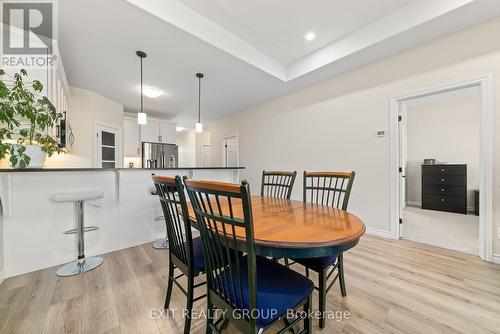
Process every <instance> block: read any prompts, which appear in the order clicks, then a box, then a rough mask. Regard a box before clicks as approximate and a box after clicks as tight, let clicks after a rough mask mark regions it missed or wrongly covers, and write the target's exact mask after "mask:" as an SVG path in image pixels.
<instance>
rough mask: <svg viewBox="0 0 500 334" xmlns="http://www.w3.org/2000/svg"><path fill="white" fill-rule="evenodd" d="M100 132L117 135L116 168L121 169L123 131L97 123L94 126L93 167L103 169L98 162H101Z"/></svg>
mask: <svg viewBox="0 0 500 334" xmlns="http://www.w3.org/2000/svg"><path fill="white" fill-rule="evenodd" d="M99 130H110V132H114V133H115V136H116V138H115V167H116V168H121V167H123V151H122V150H123V148H122V146H123V138H122V129H121V128H117V127H115V126H112V125H109V124H105V123H95V126H94V161H93V163H92V165H93V166H94V168H101V167H100V166H98V164H97V162H98V161H99V160H100V159H99V147H100V143H99V142H98V139H99V138H98V137H97V134H98V132H99Z"/></svg>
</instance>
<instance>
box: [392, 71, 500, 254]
mask: <svg viewBox="0 0 500 334" xmlns="http://www.w3.org/2000/svg"><path fill="white" fill-rule="evenodd" d="M491 81H492V80H491V76H489V75H488V76H484V77H481V78H479V79H474V80H470V81H464V82H460V83H454V84H449V85H445V86H442V87H438V88H434V89H430V90H427V91H422V92H417V93H413V94H408V95H404V96H400V97H393V98H391V99H390V111H391V113H390V119H391V133H394V134H397V135H395V136H391V166H392V168H393V171H392V172H391V175H392V177H391V198H392V201H391V202H392V205H391V206H392V213H391V216H392V221H391V234H392V236H393V238H395V239H399V238H400V237H401V236H403V237H404V236H405V223H404V216H405V212H404V209H405V208H406V206H407V205H408V201H409V198H408V197H409V193H408V191H407V190H408V189H406V184H407V183H406V180H405V179H406V176H407V173H408V171H407V170H405V162H406V160H407V159H408V157H407V156H406V157H405V154H406V155H407V154H408V152H405V149H404V145H405V143H404V140H405V136H406V134H405V133H404V130H401V129H402V128H403V129H404V125H403V126H402V125H401V123H402V122H403V124H404V121H403V120H402V119H401V121H400V118H399V116H404V111H405V110H404V109H405V103H408V101H412V100H416V99H421V98H432V97H433V96H437V95H439V94H456V92H457V91H459V90H464V89H477V90H478V91H479V93H478V94H479V101H480V102H479V103H480V116H479V118H480V120H479V163H478V165H479V167H478V174H479V177H478V178H479V186H478V188H479V189H478V190H479V191H478V193H479V206H478V207H479V213H480V216H479V223H478V225H479V226H478V228H479V232H478V235H479V237H478V239H479V240H478V247H477V248H478V255H479V256H480V257H481V259H483V260H486V261H492V241H493V227H492V225H493V224H492V190H493V189H492V161H493V152H492V135H493V133H492V114H493V101H492V83H491ZM426 159H431V160H428V161H427V163H435V162H438V160H439V158H438V157H437V158H436V157H432V156H429V157H428V158H426ZM432 159H436V160H437V161H433V160H432ZM444 160H446V159H444ZM445 162H447V161H445ZM421 163H422V164H424V161H422V162H421ZM448 167H451V165H450V166H448ZM424 168H426V169H425V170H424V171H422V172H421V173H424V172H425V174H427V173H428V169H427V167H426V166H423V167H422V166H420V169H421V170H423V169H424ZM448 169H449V168H446V170H448ZM443 170H444V169H443ZM445 172H446V171H445ZM439 173H441V171H440V170H439ZM453 173H457V172H456V170H455V171H454V172H453ZM461 173H463V172H460V173H458V174H461ZM422 175H424V174H420V179H419V181H420V182H423V181H424V177H423V176H422ZM435 177H436V176H432V177H431V178H435ZM437 177H439V175H438V176H437ZM462 177H463V176H462ZM441 179H444V181H443V182H445V183H446V184H445V185H448V184H447V182H448V180H447V177H445V178H441V177H440V178H439V181H440V180H441ZM440 189H442V188H438V190H440ZM469 193H470V192H469ZM438 197H439V196H438ZM439 200H440V201H441V197H439ZM444 200H445V201H446V198H445V199H444ZM422 202H423V200H422ZM469 203H470V202H469ZM420 205H421V203H420ZM429 212H432V213H435V212H436V213H437V212H440V211H438V210H434V211H429ZM464 217H465V216H464ZM430 233H432V232H430Z"/></svg>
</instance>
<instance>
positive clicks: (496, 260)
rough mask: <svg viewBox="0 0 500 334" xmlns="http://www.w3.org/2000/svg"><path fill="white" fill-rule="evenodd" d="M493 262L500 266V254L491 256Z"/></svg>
mask: <svg viewBox="0 0 500 334" xmlns="http://www.w3.org/2000/svg"><path fill="white" fill-rule="evenodd" d="M491 261H492V262H493V263H496V264H500V254H493V255H491Z"/></svg>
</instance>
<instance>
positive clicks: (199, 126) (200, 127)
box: [196, 73, 204, 133]
mask: <svg viewBox="0 0 500 334" xmlns="http://www.w3.org/2000/svg"><path fill="white" fill-rule="evenodd" d="M196 77H197V78H198V123H196V132H198V133H202V132H203V124H202V123H201V79H202V78H203V77H204V75H203V73H196Z"/></svg>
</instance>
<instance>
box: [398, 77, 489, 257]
mask: <svg viewBox="0 0 500 334" xmlns="http://www.w3.org/2000/svg"><path fill="white" fill-rule="evenodd" d="M480 110H481V99H480V91H479V87H478V86H473V87H468V88H460V89H457V90H453V91H448V92H444V93H438V94H433V95H428V96H424V97H418V98H413V99H409V100H405V101H402V102H400V107H399V111H400V115H399V116H400V122H399V136H400V146H399V147H400V152H401V153H400V161H401V163H400V166H401V192H400V193H401V196H400V198H401V218H402V225H401V228H400V237H401V238H402V239H406V240H411V241H416V242H419V243H423V244H428V245H432V246H437V247H441V248H447V249H452V250H456V251H460V252H463V253H468V254H471V255H476V256H478V255H479V208H477V207H475V201H474V198H475V197H476V193H477V192H478V189H479V138H480V136H479V130H480V116H481V113H480ZM476 212H477V214H476Z"/></svg>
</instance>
